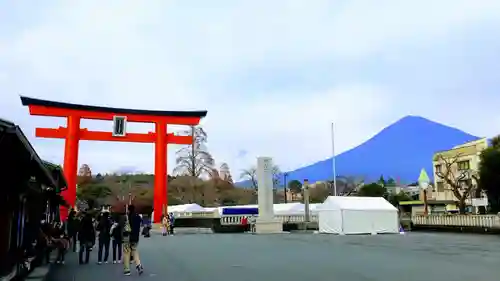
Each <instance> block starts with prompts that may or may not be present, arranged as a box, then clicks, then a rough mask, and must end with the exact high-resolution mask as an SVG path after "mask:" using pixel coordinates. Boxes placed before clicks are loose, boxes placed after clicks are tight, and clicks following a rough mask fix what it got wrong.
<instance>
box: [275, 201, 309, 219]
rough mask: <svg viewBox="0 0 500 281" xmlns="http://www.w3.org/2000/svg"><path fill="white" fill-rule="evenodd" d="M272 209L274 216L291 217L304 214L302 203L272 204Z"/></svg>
mask: <svg viewBox="0 0 500 281" xmlns="http://www.w3.org/2000/svg"><path fill="white" fill-rule="evenodd" d="M273 209H274V214H275V215H282V216H293V215H303V214H304V204H302V203H281V204H274V205H273Z"/></svg>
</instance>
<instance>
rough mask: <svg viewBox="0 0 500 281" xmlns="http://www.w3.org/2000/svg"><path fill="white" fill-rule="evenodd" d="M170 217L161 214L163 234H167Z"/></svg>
mask: <svg viewBox="0 0 500 281" xmlns="http://www.w3.org/2000/svg"><path fill="white" fill-rule="evenodd" d="M168 223H169V221H168V218H167V216H166V215H162V216H161V235H163V236H167V231H168V230H167V229H168Z"/></svg>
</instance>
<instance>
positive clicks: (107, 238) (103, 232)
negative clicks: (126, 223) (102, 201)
mask: <svg viewBox="0 0 500 281" xmlns="http://www.w3.org/2000/svg"><path fill="white" fill-rule="evenodd" d="M97 230H98V231H99V244H98V252H97V264H102V263H103V262H104V263H108V257H109V243H110V242H111V219H110V218H109V212H104V213H103V214H102V215H101V217H100V219H99V222H98V223H97ZM103 251H104V259H103V258H102V252H103Z"/></svg>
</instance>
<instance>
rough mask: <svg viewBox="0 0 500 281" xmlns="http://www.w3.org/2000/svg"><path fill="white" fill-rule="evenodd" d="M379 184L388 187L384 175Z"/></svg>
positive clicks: (381, 176)
mask: <svg viewBox="0 0 500 281" xmlns="http://www.w3.org/2000/svg"><path fill="white" fill-rule="evenodd" d="M377 184H378V185H380V186H386V184H387V182H386V181H385V179H384V175H380V178H379V179H378V181H377Z"/></svg>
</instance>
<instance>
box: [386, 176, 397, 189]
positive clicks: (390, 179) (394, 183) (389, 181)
mask: <svg viewBox="0 0 500 281" xmlns="http://www.w3.org/2000/svg"><path fill="white" fill-rule="evenodd" d="M385 186H389V187H393V186H396V181H395V180H394V179H393V178H389V179H388V180H387V182H386V183H385Z"/></svg>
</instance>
